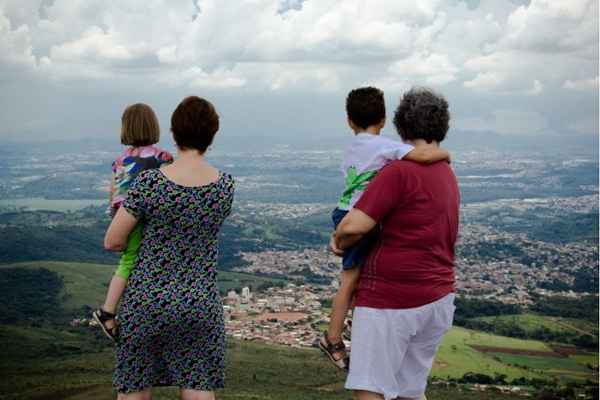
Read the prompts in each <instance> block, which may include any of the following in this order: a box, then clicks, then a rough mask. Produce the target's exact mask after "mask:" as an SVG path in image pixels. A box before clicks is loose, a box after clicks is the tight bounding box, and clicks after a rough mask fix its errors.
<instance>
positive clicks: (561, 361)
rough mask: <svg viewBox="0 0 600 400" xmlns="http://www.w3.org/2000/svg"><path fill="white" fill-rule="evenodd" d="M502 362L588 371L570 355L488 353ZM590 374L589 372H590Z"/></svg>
mask: <svg viewBox="0 0 600 400" xmlns="http://www.w3.org/2000/svg"><path fill="white" fill-rule="evenodd" d="M489 354H490V355H493V356H494V357H496V358H499V359H500V360H502V362H504V363H506V364H510V365H518V366H521V367H527V368H530V369H536V370H549V371H552V370H556V371H569V372H573V373H577V372H584V373H590V371H589V370H588V369H587V368H586V367H585V366H583V365H581V364H579V363H578V362H577V360H576V359H573V358H571V357H539V356H529V355H528V356H524V355H516V354H505V353H489ZM590 375H591V374H590Z"/></svg>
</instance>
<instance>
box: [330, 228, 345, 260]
mask: <svg viewBox="0 0 600 400" xmlns="http://www.w3.org/2000/svg"><path fill="white" fill-rule="evenodd" d="M329 250H331V252H332V253H333V254H335V255H336V256H338V257H343V256H344V250H341V249H339V248H338V247H337V243H336V242H335V232H333V233H332V234H331V239H329Z"/></svg>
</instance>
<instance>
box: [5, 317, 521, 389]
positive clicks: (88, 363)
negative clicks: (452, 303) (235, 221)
mask: <svg viewBox="0 0 600 400" xmlns="http://www.w3.org/2000/svg"><path fill="white" fill-rule="evenodd" d="M96 334H97V330H93V331H89V330H84V329H73V328H65V329H63V330H59V329H51V328H31V327H14V326H10V327H8V326H1V325H0V338H1V340H2V342H3V343H4V344H5V346H6V347H7V348H8V349H9V351H8V352H3V353H1V354H0V374H2V376H3V379H2V380H0V393H2V394H1V395H0V399H3V400H9V399H10V400H13V399H15V400H16V399H19V400H34V399H35V400H41V399H44V400H58V399H65V400H83V399H85V400H109V399H114V394H113V393H112V387H111V376H112V369H113V362H114V359H113V353H112V350H111V348H110V345H109V344H108V341H104V338H98V337H97V336H96ZM97 339H98V340H101V342H96V340H97ZM99 346H102V347H99ZM77 348H78V350H77ZM344 379H345V376H344V374H342V373H340V372H338V370H337V369H336V368H334V367H332V366H331V365H330V364H329V362H328V361H326V360H325V358H324V357H323V356H322V355H321V353H320V352H319V351H318V350H316V349H293V348H290V347H283V346H272V345H265V344H260V343H253V342H240V341H230V342H229V346H228V352H227V381H226V385H227V387H226V389H224V390H221V391H219V394H218V397H219V399H222V400H234V399H235V400H241V399H246V400H247V399H286V400H300V399H302V400H306V399H315V400H316V399H322V400H338V399H351V398H352V397H351V395H350V393H349V392H347V391H345V390H344V389H343V382H344ZM428 397H429V399H430V400H446V399H448V400H450V399H457V400H462V399H465V400H472V399H473V400H474V399H490V400H496V399H497V400H504V399H509V398H510V397H508V396H503V395H499V394H495V393H475V392H470V391H466V390H465V389H464V388H459V387H453V388H443V387H437V386H431V387H430V389H429V391H428ZM154 398H155V399H157V400H166V399H173V398H176V390H175V389H172V388H163V389H157V390H156V395H155V397H154Z"/></svg>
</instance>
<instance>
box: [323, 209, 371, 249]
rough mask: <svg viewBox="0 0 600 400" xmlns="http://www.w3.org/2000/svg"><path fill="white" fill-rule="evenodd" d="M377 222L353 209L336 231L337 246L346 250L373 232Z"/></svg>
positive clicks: (335, 240)
mask: <svg viewBox="0 0 600 400" xmlns="http://www.w3.org/2000/svg"><path fill="white" fill-rule="evenodd" d="M376 225H377V222H376V221H375V220H374V219H373V218H371V217H369V216H368V215H367V214H365V213H364V212H362V211H361V210H359V209H356V208H353V209H352V210H350V212H349V213H348V214H346V216H345V217H344V219H342V222H340V224H339V225H338V227H337V229H336V230H335V237H334V242H335V246H336V247H337V248H338V249H340V250H345V249H347V248H348V247H350V246H352V245H353V244H355V243H356V242H358V241H359V240H360V238H362V237H363V236H364V235H366V234H367V233H369V232H371V230H372V229H373V228H375V226H376Z"/></svg>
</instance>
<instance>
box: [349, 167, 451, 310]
mask: <svg viewBox="0 0 600 400" xmlns="http://www.w3.org/2000/svg"><path fill="white" fill-rule="evenodd" d="M459 203H460V194H459V191H458V183H457V181H456V176H455V175H454V172H453V171H452V169H451V168H450V166H449V165H448V163H446V162H438V163H435V164H431V165H424V164H417V163H414V162H410V161H394V162H392V163H391V164H389V165H388V166H386V167H385V168H383V169H382V170H381V171H380V172H379V174H378V175H377V176H376V177H375V179H374V180H373V181H372V182H371V183H370V184H369V186H368V187H367V190H366V191H365V192H364V194H363V195H362V197H361V198H360V200H359V201H358V203H356V205H355V206H354V208H357V209H359V210H361V211H363V212H364V213H366V214H367V215H369V216H370V217H371V218H373V219H374V220H375V221H377V222H378V223H379V224H380V227H381V228H380V229H381V232H380V237H379V239H378V242H377V244H376V245H375V246H374V247H373V249H372V250H371V252H370V254H369V257H368V259H367V261H366V263H365V265H364V266H363V269H362V271H361V275H360V282H359V285H358V292H357V300H356V305H357V306H362V307H372V308H394V309H398V308H412V307H419V306H422V305H425V304H429V303H431V302H434V301H436V300H438V299H440V298H442V297H444V296H446V295H447V294H448V293H451V292H453V291H454V244H455V242H456V236H457V233H458V218H459Z"/></svg>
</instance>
